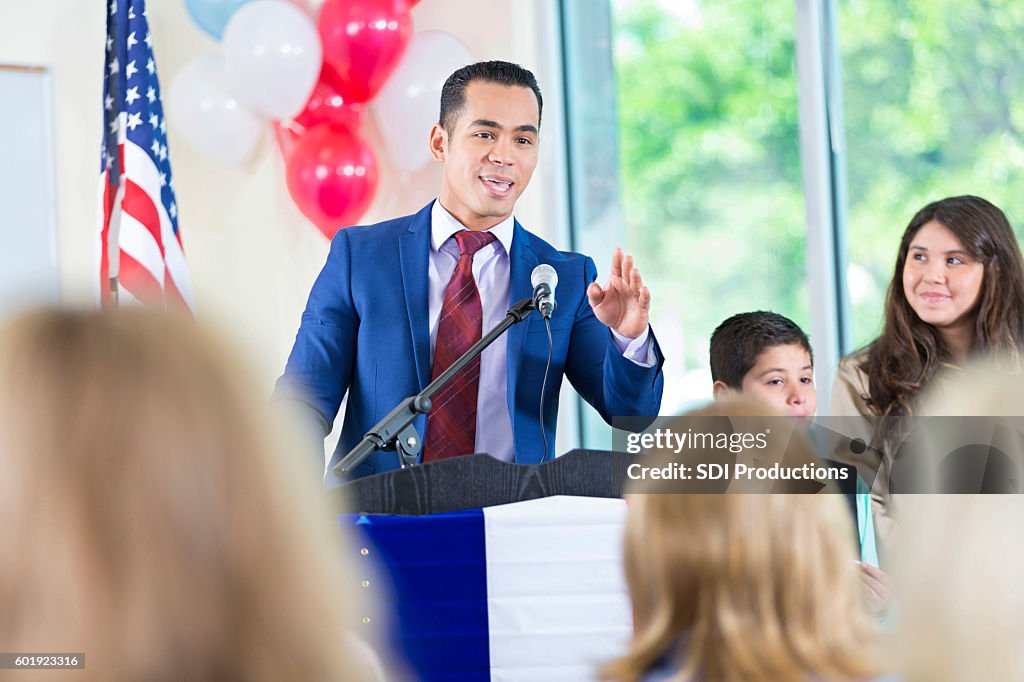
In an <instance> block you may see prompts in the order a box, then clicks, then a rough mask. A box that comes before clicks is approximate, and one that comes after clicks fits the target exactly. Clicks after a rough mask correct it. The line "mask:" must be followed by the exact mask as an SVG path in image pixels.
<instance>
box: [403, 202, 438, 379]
mask: <svg viewBox="0 0 1024 682" xmlns="http://www.w3.org/2000/svg"><path fill="white" fill-rule="evenodd" d="M433 205H434V202H430V203H429V204H427V206H426V207H425V208H423V209H422V210H420V212H419V213H417V214H416V215H414V216H413V217H412V222H411V223H410V225H409V231H408V232H406V233H405V234H403V235H402V236H401V237H399V239H398V259H399V269H400V270H401V273H402V287H403V289H404V290H405V306H406V309H407V311H408V314H409V332H410V333H411V334H412V347H413V352H414V355H415V361H416V377H417V378H418V379H419V382H420V388H421V389H422V388H423V387H425V386H426V385H427V384H428V383H430V326H429V324H428V321H427V312H428V311H427V288H428V281H427V267H428V263H429V262H430V210H431V207H433Z"/></svg>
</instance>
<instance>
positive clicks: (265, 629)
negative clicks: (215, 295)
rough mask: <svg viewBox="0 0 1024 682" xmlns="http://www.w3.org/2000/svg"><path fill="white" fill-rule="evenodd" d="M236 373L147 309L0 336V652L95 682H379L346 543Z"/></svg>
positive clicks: (195, 332)
mask: <svg viewBox="0 0 1024 682" xmlns="http://www.w3.org/2000/svg"><path fill="white" fill-rule="evenodd" d="M245 376H246V374H245V372H243V370H242V369H241V368H240V367H238V366H236V364H235V363H234V362H233V361H232V357H231V355H230V354H229V353H228V352H227V351H226V349H225V348H222V347H220V346H219V345H218V344H217V343H216V342H215V341H214V340H213V339H211V338H210V337H209V336H207V335H206V334H205V333H203V332H202V331H201V330H200V329H199V328H198V327H197V326H196V324H195V323H194V322H191V321H189V320H185V319H172V318H170V317H169V316H165V315H158V314H156V313H151V312H145V311H141V310H124V311H117V312H104V313H94V312H64V311H51V310H48V311H39V312H34V313H30V314H26V315H24V316H21V317H20V318H18V319H16V320H15V321H13V322H11V323H10V324H8V325H7V326H6V328H4V329H3V331H2V333H0V460H2V462H3V472H4V475H3V477H0V537H3V538H4V544H5V551H4V553H3V559H2V561H3V566H2V570H0V649H3V650H4V651H26V652H27V651H46V652H55V651H59V652H84V653H85V655H86V665H85V670H84V671H83V674H84V676H85V677H86V678H88V679H97V680H104V682H107V681H111V680H113V681H115V682H116V681H118V680H147V681H150V682H160V681H161V680H184V679H187V680H251V681H260V680H267V681H268V682H269V681H270V680H286V679H287V680H371V679H378V674H377V673H376V672H372V671H371V669H372V668H373V665H372V664H371V663H367V662H366V659H367V657H366V655H365V649H364V650H363V653H362V655H360V651H359V650H358V649H359V648H360V647H359V646H358V640H356V641H353V640H354V639H355V637H356V636H359V637H362V636H365V635H367V634H368V633H364V632H362V631H360V630H359V628H366V627H367V626H365V625H362V624H361V623H360V619H361V618H362V617H363V616H364V615H365V614H366V612H365V611H364V610H363V607H361V606H359V605H358V604H359V600H358V599H356V597H358V595H356V594H354V592H355V590H352V592H350V591H349V590H348V589H347V587H348V586H349V585H350V584H351V583H352V582H353V580H354V576H353V575H352V570H351V569H348V570H346V569H345V567H343V566H342V565H341V563H340V555H341V554H342V552H343V551H344V549H343V543H342V538H339V537H338V533H337V530H335V531H334V532H333V533H331V532H328V526H327V524H326V523H321V522H326V520H327V518H326V515H324V514H318V511H320V510H318V509H316V508H315V504H314V502H312V499H313V498H316V495H315V494H314V493H313V492H311V491H303V490H302V487H301V485H300V484H299V482H298V481H296V480H294V479H293V477H292V475H291V474H290V472H289V467H287V466H286V465H285V464H284V462H282V461H280V460H279V459H278V454H279V453H278V452H277V451H275V443H277V442H278V440H277V438H276V437H275V436H274V434H273V431H272V430H270V429H268V426H267V421H266V420H267V418H268V414H267V412H269V410H268V409H267V408H266V406H265V405H262V404H261V403H263V401H262V400H260V398H259V395H260V394H259V392H256V391H254V390H253V387H252V386H250V385H249V384H248V383H247V382H246V380H245ZM300 468H301V467H300ZM353 633H355V634H353ZM360 659H362V661H363V663H364V664H360ZM76 679H83V677H76Z"/></svg>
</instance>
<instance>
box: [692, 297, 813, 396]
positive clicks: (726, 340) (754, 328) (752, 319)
mask: <svg viewBox="0 0 1024 682" xmlns="http://www.w3.org/2000/svg"><path fill="white" fill-rule="evenodd" d="M790 344H794V345H797V346H800V347H801V348H803V349H804V350H805V351H807V354H808V355H809V356H810V357H811V364H812V365H813V364H814V353H813V352H812V351H811V342H810V341H809V340H808V339H807V334H805V333H804V330H803V329H801V328H800V327H799V325H797V323H796V322H793V320H791V319H789V318H788V317H784V316H782V315H779V314H778V313H773V312H769V311H766V310H758V311H756V312H753V313H740V314H738V315H733V316H732V317H730V318H729V319H728V320H726V321H725V322H723V323H722V324H720V325H718V329H716V330H715V331H714V333H713V334H712V335H711V349H710V350H711V380H712V381H721V382H723V383H725V385H726V386H729V387H730V388H736V389H739V388H742V387H743V377H745V376H746V375H747V372H749V371H750V370H751V369H753V367H754V365H756V364H757V357H758V356H759V355H761V353H763V352H764V351H765V350H767V349H768V348H773V347H775V346H788V345H790Z"/></svg>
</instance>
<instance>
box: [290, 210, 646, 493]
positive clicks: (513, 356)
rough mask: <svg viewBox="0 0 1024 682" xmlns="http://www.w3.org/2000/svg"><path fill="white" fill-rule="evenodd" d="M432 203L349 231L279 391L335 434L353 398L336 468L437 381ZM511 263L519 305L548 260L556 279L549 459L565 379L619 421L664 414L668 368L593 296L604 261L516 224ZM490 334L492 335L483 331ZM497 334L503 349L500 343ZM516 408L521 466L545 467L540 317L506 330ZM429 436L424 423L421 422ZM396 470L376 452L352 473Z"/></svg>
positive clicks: (318, 287)
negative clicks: (628, 347) (646, 356)
mask: <svg viewBox="0 0 1024 682" xmlns="http://www.w3.org/2000/svg"><path fill="white" fill-rule="evenodd" d="M432 205H433V204H432V203H431V204H428V205H427V206H426V207H425V208H423V209H422V210H420V211H419V212H418V213H416V214H415V215H411V216H405V217H402V218H397V219H395V220H389V221H386V222H382V223H378V224H376V225H369V226H362V227H350V228H347V229H344V230H341V231H339V232H338V233H337V234H336V235H335V237H334V239H333V240H332V242H331V251H330V254H329V255H328V257H327V263H326V264H325V265H324V268H323V270H322V271H321V272H320V275H319V276H318V277H317V279H316V282H315V283H314V284H313V289H312V291H310V294H309V301H308V303H307V304H306V310H305V312H304V313H303V314H302V323H301V325H300V327H299V331H298V334H297V335H296V338H295V345H294V347H293V348H292V352H291V355H290V356H289V358H288V364H287V366H286V367H285V372H284V375H283V376H282V377H281V378H280V379H279V380H278V383H277V388H276V390H275V395H276V397H278V398H292V399H296V400H298V401H301V403H303V404H304V405H307V406H308V407H309V408H311V415H310V416H311V417H313V418H314V419H315V420H316V421H317V423H318V425H319V427H320V429H321V430H322V432H323V434H324V435H326V434H327V433H328V432H329V431H330V428H331V425H332V424H333V422H334V417H335V416H336V415H337V412H338V408H339V405H340V403H341V400H342V397H343V396H344V395H345V392H346V391H348V406H347V408H346V411H345V420H344V424H343V426H342V433H341V439H340V441H339V443H338V448H337V450H336V451H335V453H334V456H333V457H332V458H331V464H330V466H329V467H328V479H329V480H330V479H331V478H332V475H331V472H330V467H333V465H334V464H335V463H336V462H338V461H339V460H340V459H341V458H342V457H343V456H344V455H345V453H346V452H348V451H349V450H350V449H351V448H352V447H353V446H355V445H356V444H357V443H358V442H359V441H360V439H361V438H362V437H363V435H364V434H365V433H366V431H367V430H368V429H370V427H372V426H373V425H374V424H376V423H377V422H378V421H379V420H380V419H381V418H383V417H384V416H385V415H386V414H387V413H388V412H390V411H391V410H392V409H393V408H394V407H395V405H396V404H398V402H400V401H401V400H402V399H403V398H406V397H408V396H410V395H414V394H416V393H418V392H419V391H420V390H422V389H423V388H424V387H425V386H426V385H427V384H428V383H430V369H431V362H432V358H431V356H430V329H429V326H428V320H427V316H428V312H427V281H428V279H427V268H428V263H429V257H430V210H431V206H432ZM509 256H510V259H509V260H510V263H509V265H510V275H509V276H510V278H511V281H510V282H509V305H511V304H512V303H514V302H516V301H519V300H521V299H523V298H527V297H530V296H531V295H532V294H533V287H532V286H531V285H530V274H531V273H532V272H533V269H534V267H536V266H537V265H538V264H540V263H548V264H549V265H551V266H552V267H554V268H555V270H556V271H557V273H558V287H557V291H556V300H557V303H558V305H557V307H556V310H555V313H554V315H553V316H552V317H551V333H552V337H553V341H554V353H553V358H552V361H551V363H552V364H551V372H550V374H549V376H548V385H547V389H546V391H545V394H544V395H545V398H544V406H543V411H544V425H545V427H546V432H547V440H548V444H547V446H548V448H547V449H548V452H549V453H553V452H554V440H555V421H556V416H557V413H558V392H559V387H560V385H561V383H562V376H563V375H564V376H566V377H568V378H569V381H570V382H571V383H572V385H573V386H574V387H575V388H576V390H577V391H579V393H580V394H581V395H582V396H583V397H584V398H585V399H586V400H587V402H589V403H590V404H591V405H593V406H594V407H595V408H596V409H597V411H598V412H599V413H600V414H601V416H602V417H603V418H604V419H605V421H608V422H610V421H611V418H612V417H613V416H620V415H629V416H639V415H656V414H658V409H659V408H660V406H661V394H662V388H663V383H664V379H663V376H662V372H661V364H662V362H663V359H662V355H661V350H660V349H659V348H658V347H657V341H656V340H654V339H653V335H652V342H653V343H654V349H655V352H656V353H657V357H658V361H657V363H656V364H655V366H654V367H652V368H645V367H640V366H639V365H636V364H635V363H633V362H631V361H629V360H627V359H626V358H624V357H622V355H621V354H620V353H619V352H618V349H617V348H616V347H615V345H614V342H613V340H612V338H611V332H610V331H609V330H608V328H607V327H606V326H604V325H603V324H601V323H600V322H599V321H598V320H597V318H596V317H594V313H593V311H592V310H591V308H590V304H589V302H588V301H587V296H586V288H587V286H588V285H589V284H590V282H592V281H593V280H594V279H595V277H596V276H597V269H596V267H595V266H594V262H593V261H592V260H591V259H590V258H588V257H585V256H582V255H580V254H576V253H563V252H560V251H558V250H556V249H555V248H554V247H552V246H551V245H550V244H548V243H547V242H545V241H543V240H542V239H540V238H539V237H537V236H536V235H533V234H530V233H529V232H527V231H526V230H524V229H523V227H522V226H521V225H519V223H518V222H516V224H515V228H514V231H513V238H512V249H511V253H510V254H509ZM485 331H486V330H485ZM501 342H502V340H501V339H499V340H498V341H496V342H495V343H501ZM507 343H508V403H509V413H510V415H511V419H512V433H513V438H514V440H515V443H514V448H515V453H516V460H517V461H518V462H519V463H521V464H531V463H537V462H539V461H540V460H541V457H542V453H543V444H542V442H541V436H540V426H539V423H538V406H539V401H540V394H541V382H542V381H543V376H544V367H545V364H546V363H547V356H548V339H547V332H546V331H545V329H544V322H543V320H542V319H541V318H540V316H539V315H531V316H530V317H528V318H527V319H526V320H525V321H524V322H522V323H520V324H517V325H515V326H513V327H512V328H511V329H510V330H509V331H508V332H507ZM415 425H416V428H417V430H418V431H419V432H420V435H421V436H422V435H424V434H425V433H426V417H425V416H424V417H420V418H418V419H417V421H416V422H415ZM397 467H398V455H397V454H396V453H394V452H384V451H377V452H375V453H374V454H373V455H371V456H370V457H368V458H367V459H366V460H365V461H364V462H363V463H362V464H361V465H360V466H359V467H357V468H356V470H354V471H353V472H352V476H353V477H360V476H367V475H370V474H374V473H379V472H382V471H387V470H389V469H394V468H397Z"/></svg>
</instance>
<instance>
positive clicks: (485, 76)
mask: <svg viewBox="0 0 1024 682" xmlns="http://www.w3.org/2000/svg"><path fill="white" fill-rule="evenodd" d="M473 81H483V82H485V83H497V84H498V85H508V86H519V87H523V88H530V89H531V90H533V94H534V95H536V96H537V127H540V115H541V112H542V111H543V110H544V98H543V97H541V95H540V86H539V85H537V79H536V78H535V77H534V75H533V74H532V73H531V72H530V71H529V69H524V68H523V67H521V66H519V65H518V64H512V63H511V62H498V61H493V62H477V63H476V64H469V65H467V66H463V67H462V68H461V69H459V70H458V71H456V72H455V73H453V74H452V75H450V76H448V80H446V81H445V82H444V87H442V88H441V114H440V115H439V116H438V119H437V120H438V122H439V123H440V124H441V127H442V128H444V129H445V130H446V131H448V134H451V132H452V130H453V129H454V127H455V121H456V120H457V119H458V118H459V113H460V112H461V111H462V107H463V106H464V105H465V103H466V88H467V87H468V86H469V84H470V83H472V82H473Z"/></svg>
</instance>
